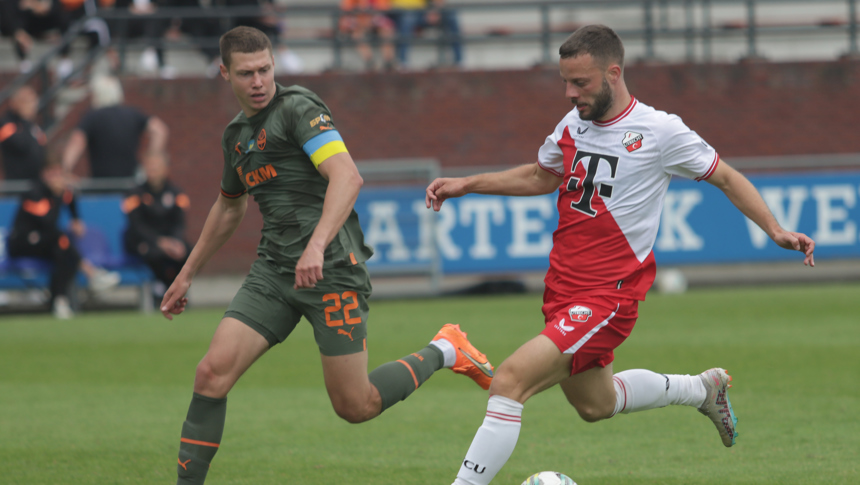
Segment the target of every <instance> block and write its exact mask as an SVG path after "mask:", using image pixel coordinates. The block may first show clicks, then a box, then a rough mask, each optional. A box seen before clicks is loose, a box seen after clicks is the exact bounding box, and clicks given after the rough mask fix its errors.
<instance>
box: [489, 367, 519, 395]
mask: <svg viewBox="0 0 860 485" xmlns="http://www.w3.org/2000/svg"><path fill="white" fill-rule="evenodd" d="M522 384H523V383H522V380H521V379H520V378H519V377H518V373H517V371H516V368H515V366H512V365H510V364H508V365H504V364H503V365H501V366H499V368H498V369H497V371H496V373H495V375H493V381H492V383H491V384H490V395H491V396H502V397H506V398H508V399H513V400H514V401H520V400H521V399H522V397H523V394H524V390H523V385H522ZM520 402H521V401H520Z"/></svg>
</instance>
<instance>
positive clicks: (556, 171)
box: [538, 121, 567, 177]
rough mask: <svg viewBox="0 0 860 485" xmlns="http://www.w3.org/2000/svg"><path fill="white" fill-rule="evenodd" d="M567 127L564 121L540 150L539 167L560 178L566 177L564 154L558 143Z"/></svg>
mask: <svg viewBox="0 0 860 485" xmlns="http://www.w3.org/2000/svg"><path fill="white" fill-rule="evenodd" d="M566 125H567V124H566V123H565V122H564V121H562V122H561V123H559V124H558V126H556V128H555V131H554V132H553V133H552V134H551V135H549V136H548V137H546V140H545V141H544V143H543V145H542V146H541V147H540V150H538V165H540V167H541V168H542V169H544V170H546V171H547V172H549V173H551V174H553V175H556V176H558V177H562V176H564V153H563V152H562V151H561V147H559V146H558V141H559V140H560V139H561V136H562V133H564V128H565V126H566Z"/></svg>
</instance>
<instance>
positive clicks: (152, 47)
mask: <svg viewBox="0 0 860 485" xmlns="http://www.w3.org/2000/svg"><path fill="white" fill-rule="evenodd" d="M168 2H169V0H116V3H115V8H117V9H125V10H128V12H129V13H131V14H132V15H133V17H134V18H132V19H129V20H119V19H117V20H113V21H111V23H110V26H111V32H113V35H114V36H115V37H116V36H120V35H121V36H123V37H125V38H126V39H134V38H140V37H142V38H144V39H146V41H147V42H148V44H147V47H146V48H145V49H144V50H143V52H142V53H141V55H140V64H139V67H140V69H141V70H142V71H144V72H158V74H159V76H161V78H162V79H172V78H174V77H176V69H175V68H174V67H172V66H169V65H168V64H167V62H166V61H165V57H164V47H163V46H162V42H163V40H164V34H165V33H166V32H167V30H168V28H169V27H170V20H169V19H165V18H157V17H155V18H154V17H153V14H154V13H155V12H156V10H158V7H159V6H161V5H163V6H172V5H169V4H168Z"/></svg>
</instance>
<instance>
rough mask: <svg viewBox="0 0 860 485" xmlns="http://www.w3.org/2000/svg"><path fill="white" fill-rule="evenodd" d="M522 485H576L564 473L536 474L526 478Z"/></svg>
mask: <svg viewBox="0 0 860 485" xmlns="http://www.w3.org/2000/svg"><path fill="white" fill-rule="evenodd" d="M522 485H576V482H574V481H573V479H572V478H570V477H569V476H567V475H565V474H564V473H559V472H538V473H535V474H534V475H532V476H530V477H528V478H526V481H524V482H523V484H522Z"/></svg>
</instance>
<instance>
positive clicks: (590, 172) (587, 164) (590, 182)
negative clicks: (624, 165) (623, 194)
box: [566, 150, 618, 217]
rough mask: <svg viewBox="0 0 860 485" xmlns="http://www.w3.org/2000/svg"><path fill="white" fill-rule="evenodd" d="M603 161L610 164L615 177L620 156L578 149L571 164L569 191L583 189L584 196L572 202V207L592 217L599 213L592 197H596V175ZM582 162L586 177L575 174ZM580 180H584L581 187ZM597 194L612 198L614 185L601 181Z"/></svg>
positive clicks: (610, 171)
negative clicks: (593, 204)
mask: <svg viewBox="0 0 860 485" xmlns="http://www.w3.org/2000/svg"><path fill="white" fill-rule="evenodd" d="M601 161H603V162H606V163H608V164H609V177H610V178H613V179H614V178H615V173H616V171H617V169H618V157H613V156H611V155H602V154H600V153H591V152H586V151H582V150H578V151H577V152H576V155H574V158H573V163H571V164H570V173H571V175H570V179H568V181H567V187H566V188H567V191H568V192H575V191H577V190H581V191H582V197H580V198H579V201H576V202H571V203H570V208H571V209H573V210H576V211H579V212H582V213H583V214H585V215H587V216H590V217H594V216H596V215H597V211H596V210H594V207H593V206H592V203H591V199H592V197H594V177H595V176H596V175H597V169H598V167H599V166H600V162H601ZM580 162H582V165H583V167H584V168H585V177H584V178H583V179H580V178H579V177H577V176H575V175H573V174H574V173H575V172H576V169H577V167H579V164H580ZM580 181H581V182H582V186H581V187H580ZM597 194H598V195H599V196H601V197H603V198H605V199H610V198H612V186H611V185H609V184H605V183H601V184H600V189H599V190H598V192H597Z"/></svg>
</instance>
